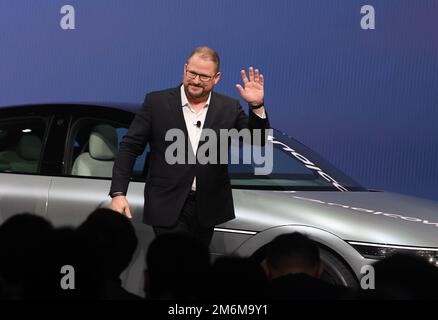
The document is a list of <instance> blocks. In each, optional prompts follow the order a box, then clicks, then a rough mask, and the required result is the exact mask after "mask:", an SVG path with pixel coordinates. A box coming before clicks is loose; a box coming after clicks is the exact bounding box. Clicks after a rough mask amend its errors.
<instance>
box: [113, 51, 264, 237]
mask: <svg viewBox="0 0 438 320" xmlns="http://www.w3.org/2000/svg"><path fill="white" fill-rule="evenodd" d="M219 68H220V60H219V56H218V54H217V53H216V52H215V51H214V50H213V49H211V48H208V47H200V48H197V49H195V50H194V51H193V52H192V53H191V54H190V56H189V58H188V60H187V63H186V64H185V65H184V77H183V84H182V85H181V86H179V87H177V88H173V89H167V90H163V91H159V92H152V93H149V94H147V95H146V98H145V101H144V103H143V106H142V108H141V109H140V111H139V112H138V113H137V115H136V116H135V118H134V121H133V122H132V124H131V126H130V128H129V130H128V132H127V134H126V136H125V137H124V138H123V141H122V142H121V144H120V150H119V153H118V155H117V157H116V159H115V163H114V168H113V179H112V184H111V190H110V196H111V197H112V201H111V208H112V209H113V210H115V211H118V212H121V213H124V214H126V216H128V217H131V213H130V209H129V204H128V201H127V199H126V192H127V189H128V183H129V178H130V175H131V172H132V168H133V165H134V162H135V159H136V157H137V156H138V155H140V154H142V153H143V151H144V148H145V147H146V144H147V143H149V144H150V148H151V151H150V162H149V164H150V166H149V171H148V174H147V178H146V186H145V204H144V219H143V220H144V222H145V223H147V224H149V225H152V226H153V228H154V232H155V234H156V235H158V234H161V233H167V232H189V233H191V234H192V235H194V236H196V237H197V238H198V239H199V240H201V241H202V242H203V243H204V244H205V245H207V246H208V245H209V244H210V242H211V238H212V235H213V230H214V226H215V225H217V224H220V223H223V222H225V221H228V220H231V219H233V218H234V207H233V198H232V192H231V185H230V180H229V177H228V167H227V164H220V163H219V164H213V163H208V164H203V165H201V164H200V163H199V162H198V161H196V163H195V164H190V163H188V161H186V162H184V163H176V164H169V161H166V160H167V159H166V149H167V148H168V147H169V146H170V145H171V143H172V142H171V141H166V139H165V137H166V133H167V132H168V131H169V130H171V129H180V130H182V132H184V137H185V145H186V146H187V149H188V152H187V154H186V155H185V159H188V158H187V157H188V156H189V155H190V153H191V152H192V155H194V154H196V153H197V150H198V144H199V145H201V144H202V143H203V142H205V141H203V139H202V138H201V135H202V134H203V132H205V130H204V129H207V128H208V129H211V130H213V131H214V132H215V133H217V135H218V136H219V130H220V129H233V128H235V129H238V130H240V129H267V128H269V122H268V119H267V116H266V113H265V108H264V105H263V104H264V101H263V99H264V79H263V75H261V74H260V72H259V70H258V69H255V70H254V69H253V68H252V67H250V68H249V71H248V73H249V79H248V77H247V76H246V72H245V71H244V70H242V71H241V76H242V81H243V87H242V86H241V85H240V84H237V85H236V88H237V90H238V91H239V93H240V95H241V97H242V98H243V99H244V100H245V101H246V102H247V103H248V104H249V106H250V109H251V110H250V112H249V117H248V116H247V115H246V114H245V112H244V111H243V109H242V107H241V106H240V104H239V102H238V100H235V99H233V98H230V97H227V96H224V95H221V94H218V93H215V92H213V91H212V90H213V88H214V86H215V85H216V84H217V83H218V82H219V80H220V78H221V73H220V69H219Z"/></svg>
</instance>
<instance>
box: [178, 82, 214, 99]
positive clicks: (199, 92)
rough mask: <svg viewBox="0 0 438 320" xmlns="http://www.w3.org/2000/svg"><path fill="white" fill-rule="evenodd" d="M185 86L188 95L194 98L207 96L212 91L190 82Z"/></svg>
mask: <svg viewBox="0 0 438 320" xmlns="http://www.w3.org/2000/svg"><path fill="white" fill-rule="evenodd" d="M184 87H185V88H184V89H185V91H186V95H188V96H190V97H191V98H192V99H199V98H202V97H204V96H207V95H208V94H209V93H210V91H207V90H206V89H205V88H204V87H201V86H197V85H194V84H190V83H189V84H187V85H185V86H184Z"/></svg>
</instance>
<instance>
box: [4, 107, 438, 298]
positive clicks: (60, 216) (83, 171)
mask: <svg viewBox="0 0 438 320" xmlns="http://www.w3.org/2000/svg"><path fill="white" fill-rule="evenodd" d="M138 107H139V106H136V105H123V106H122V105H110V104H50V105H33V106H16V107H8V108H0V199H1V201H0V222H3V221H4V220H5V219H7V218H8V217H10V216H11V215H13V214H16V213H20V212H25V211H27V212H34V213H36V214H39V215H41V216H44V217H46V218H47V219H48V220H49V221H51V222H52V223H53V224H54V225H55V226H64V225H70V226H77V225H78V224H80V223H81V222H82V221H84V220H85V218H86V216H87V215H88V214H89V213H90V212H91V211H92V210H94V209H95V208H96V207H99V206H107V205H108V204H109V199H108V190H109V186H110V183H111V171H112V165H113V162H114V157H115V155H116V153H117V148H118V145H119V142H120V141H121V139H122V138H123V135H124V134H125V133H126V131H127V128H128V127H129V124H130V123H131V121H132V119H133V116H134V113H133V112H135V110H136V108H138ZM269 143H272V144H273V150H274V151H273V157H274V159H273V160H274V163H273V171H272V173H271V174H269V175H266V176H255V175H254V174H253V173H254V166H253V165H252V164H230V165H229V174H230V178H231V183H232V186H233V198H234V202H235V212H236V219H234V220H231V221H228V222H226V223H223V224H221V225H219V226H217V227H216V228H215V234H214V237H213V241H212V245H211V252H212V255H213V256H218V255H224V254H237V255H242V256H254V257H255V258H257V259H263V255H264V248H265V246H266V244H267V243H268V242H269V241H271V240H272V239H273V238H274V237H276V236H277V235H279V234H281V233H286V232H293V231H298V232H301V233H304V234H306V235H308V236H309V237H310V238H312V239H313V240H315V241H316V242H317V243H318V244H319V246H320V248H321V256H322V260H323V262H324V263H325V266H326V268H325V270H326V271H325V273H324V275H323V278H324V279H326V280H327V281H331V282H334V283H337V284H344V285H349V286H357V285H358V283H359V282H358V280H359V279H360V277H361V273H360V270H361V268H362V266H363V265H366V264H370V263H373V262H374V261H376V260H377V259H381V258H383V257H385V256H386V255H387V254H390V253H393V252H398V251H410V252H416V253H418V254H420V255H422V256H425V257H427V258H428V259H429V261H431V262H432V263H437V260H436V259H437V258H438V254H437V252H438V232H437V227H438V203H437V202H434V201H430V200H424V199H419V198H415V197H411V196H406V195H401V194H395V193H390V192H378V191H372V190H367V189H366V188H364V187H362V186H361V185H359V184H358V183H356V182H355V181H354V180H353V179H351V178H350V177H348V176H347V175H345V174H344V173H342V172H341V171H340V170H338V169H337V168H335V167H334V166H332V165H331V164H329V163H328V162H327V161H326V160H324V159H323V158H322V157H320V156H319V155H318V154H316V153H315V152H314V151H312V150H310V149H309V148H307V147H306V146H304V145H302V144H301V143H299V142H298V141H296V140H294V139H293V138H291V137H288V136H287V135H285V134H283V133H281V132H278V131H274V135H273V136H272V137H270V142H269ZM246 147H247V146H246V145H245V144H244V143H241V144H240V146H239V148H234V149H233V148H230V157H229V158H228V159H233V157H234V158H235V157H238V156H239V154H240V153H241V152H242V150H243V149H244V148H246ZM260 148H261V147H260ZM149 151H150V150H149V148H146V150H145V152H144V153H143V155H142V156H140V157H139V158H138V159H137V162H136V163H135V167H134V170H133V174H132V178H131V183H130V186H129V191H128V197H129V201H130V204H131V207H132V208H131V209H132V214H133V220H132V221H133V224H134V226H135V228H136V232H137V236H138V238H139V248H138V250H137V252H136V254H135V256H134V259H133V261H132V262H131V265H130V267H129V268H128V269H127V270H126V271H125V272H124V274H123V279H122V280H123V284H124V286H125V287H126V288H127V289H128V290H130V291H132V292H134V293H137V294H142V291H143V287H142V279H141V278H142V274H143V272H142V271H143V267H144V255H145V252H146V249H147V247H148V245H149V243H150V242H151V241H152V239H153V237H154V235H153V232H152V228H151V227H149V226H147V225H144V224H143V223H142V222H141V220H142V219H141V217H142V210H143V201H144V200H143V188H144V183H145V177H146V173H147V169H148V155H149ZM146 183H147V182H146Z"/></svg>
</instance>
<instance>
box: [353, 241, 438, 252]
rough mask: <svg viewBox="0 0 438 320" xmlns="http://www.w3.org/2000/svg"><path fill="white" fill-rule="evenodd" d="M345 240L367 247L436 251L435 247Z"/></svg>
mask: <svg viewBox="0 0 438 320" xmlns="http://www.w3.org/2000/svg"><path fill="white" fill-rule="evenodd" d="M347 242H348V243H349V244H357V245H360V246H369V247H381V248H393V249H406V250H416V251H435V252H437V251H438V249H437V248H423V247H406V246H395V245H387V244H377V243H368V242H355V241H347Z"/></svg>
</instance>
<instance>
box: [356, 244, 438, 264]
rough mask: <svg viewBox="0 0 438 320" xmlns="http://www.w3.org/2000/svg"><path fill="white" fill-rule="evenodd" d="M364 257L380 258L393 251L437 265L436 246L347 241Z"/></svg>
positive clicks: (391, 253) (437, 250)
mask: <svg viewBox="0 0 438 320" xmlns="http://www.w3.org/2000/svg"><path fill="white" fill-rule="evenodd" d="M348 243H349V244H350V245H351V246H352V247H353V248H355V249H356V250H357V251H358V252H359V253H360V254H361V255H362V256H363V257H364V258H368V259H375V260H381V259H384V258H386V257H389V256H391V255H393V254H395V253H403V254H414V255H417V256H420V257H423V258H425V259H426V260H427V261H429V262H430V263H432V264H433V265H434V266H436V267H438V248H422V247H409V246H397V245H386V244H378V243H366V242H356V241H348Z"/></svg>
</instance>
